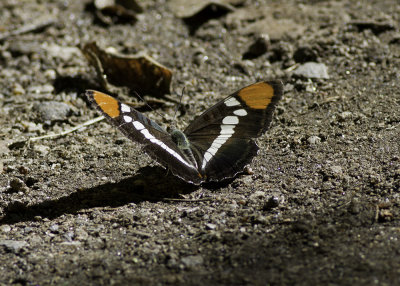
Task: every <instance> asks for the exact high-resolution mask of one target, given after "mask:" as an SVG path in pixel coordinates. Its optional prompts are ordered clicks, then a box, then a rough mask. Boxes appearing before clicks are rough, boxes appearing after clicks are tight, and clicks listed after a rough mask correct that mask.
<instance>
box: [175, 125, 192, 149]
mask: <svg viewBox="0 0 400 286" xmlns="http://www.w3.org/2000/svg"><path fill="white" fill-rule="evenodd" d="M170 135H171V138H172V141H174V142H175V144H176V145H177V146H178V148H179V149H181V150H182V149H190V143H189V140H188V139H187V137H186V135H185V134H184V133H183V132H182V131H180V130H178V129H175V128H174V129H172V130H171V131H170Z"/></svg>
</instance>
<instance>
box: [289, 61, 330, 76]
mask: <svg viewBox="0 0 400 286" xmlns="http://www.w3.org/2000/svg"><path fill="white" fill-rule="evenodd" d="M293 74H294V75H295V76H298V77H303V78H311V79H329V74H328V67H327V66H326V65H325V64H321V63H315V62H308V63H304V64H302V65H300V66H299V67H298V68H297V69H296V70H295V71H294V72H293Z"/></svg>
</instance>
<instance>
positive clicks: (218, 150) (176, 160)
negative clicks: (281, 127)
mask: <svg viewBox="0 0 400 286" xmlns="http://www.w3.org/2000/svg"><path fill="white" fill-rule="evenodd" d="M282 93H283V85H282V83H281V82H280V81H273V82H259V83H255V84H253V85H250V86H247V87H244V88H242V89H240V90H238V91H237V92H235V93H233V94H232V95H230V96H228V97H227V98H225V99H223V100H221V101H220V102H218V103H217V104H215V105H214V106H212V107H211V108H209V109H207V110H206V111H205V112H204V113H203V114H201V115H200V116H198V117H196V118H195V119H194V120H193V121H192V123H191V124H190V125H189V126H188V127H187V128H186V129H185V130H184V131H183V132H182V131H180V130H177V129H174V130H172V131H171V132H170V133H168V132H166V131H165V130H164V129H163V128H161V127H160V126H159V125H158V124H157V123H155V122H154V121H152V120H150V119H149V118H147V117H146V116H145V115H144V114H142V113H140V112H139V111H137V110H135V109H134V108H131V107H129V106H128V105H126V104H124V103H121V102H119V101H118V100H116V99H115V98H113V97H111V96H109V95H106V94H104V93H101V92H98V91H93V90H88V91H86V95H87V96H88V98H89V100H90V101H91V102H92V104H93V105H94V106H96V107H97V109H99V110H100V111H101V112H102V114H104V115H105V117H106V118H107V119H108V120H109V121H110V122H111V123H113V124H114V125H116V126H117V128H118V129H120V130H121V131H122V132H123V133H124V134H125V135H126V136H127V137H129V138H130V139H131V140H132V141H135V142H138V143H140V144H142V145H143V149H144V150H145V151H146V152H147V153H148V154H149V155H150V156H151V157H152V158H153V159H155V160H156V161H157V162H159V163H160V164H161V165H163V166H165V167H168V168H169V169H170V170H171V171H172V173H173V174H174V175H176V176H178V177H180V178H182V179H183V180H185V181H186V182H189V183H193V184H196V185H198V184H201V183H203V182H208V181H216V182H218V181H222V180H224V179H228V178H232V177H234V176H235V175H236V174H238V173H240V172H242V171H243V168H244V167H245V166H246V165H248V164H250V163H251V161H252V160H253V158H254V156H255V155H256V154H257V151H258V146H257V144H256V143H255V142H254V140H253V139H254V138H257V137H259V136H260V135H262V134H263V133H264V132H265V131H266V130H267V129H268V128H269V125H270V122H271V119H272V114H273V111H274V109H275V106H276V103H277V102H278V100H279V99H280V98H281V96H282Z"/></svg>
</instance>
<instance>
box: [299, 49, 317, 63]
mask: <svg viewBox="0 0 400 286" xmlns="http://www.w3.org/2000/svg"><path fill="white" fill-rule="evenodd" d="M317 58H318V55H317V52H316V51H315V50H313V49H312V48H311V47H309V46H303V47H299V48H298V49H297V50H296V51H295V52H294V54H293V59H294V60H295V61H296V62H297V63H305V62H315V61H316V60H317Z"/></svg>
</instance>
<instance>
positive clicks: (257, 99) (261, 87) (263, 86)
mask: <svg viewBox="0 0 400 286" xmlns="http://www.w3.org/2000/svg"><path fill="white" fill-rule="evenodd" d="M238 96H239V97H240V98H241V99H242V100H243V101H244V102H245V103H246V105H247V106H248V107H250V108H253V109H266V108H267V106H268V105H269V104H270V103H271V99H272V98H273V97H274V88H273V87H272V86H271V85H269V84H268V83H265V82H259V83H256V84H253V85H250V86H248V87H245V88H243V89H241V90H240V91H239V93H238Z"/></svg>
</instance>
